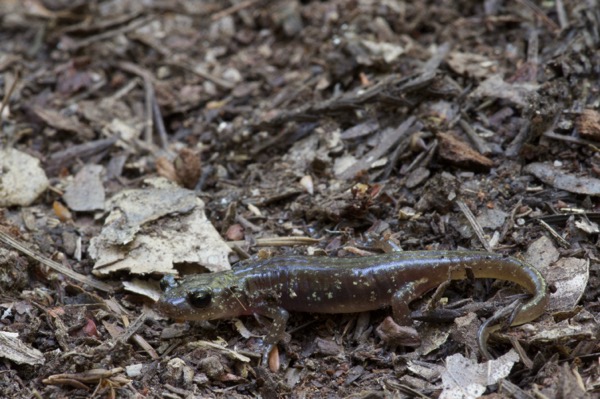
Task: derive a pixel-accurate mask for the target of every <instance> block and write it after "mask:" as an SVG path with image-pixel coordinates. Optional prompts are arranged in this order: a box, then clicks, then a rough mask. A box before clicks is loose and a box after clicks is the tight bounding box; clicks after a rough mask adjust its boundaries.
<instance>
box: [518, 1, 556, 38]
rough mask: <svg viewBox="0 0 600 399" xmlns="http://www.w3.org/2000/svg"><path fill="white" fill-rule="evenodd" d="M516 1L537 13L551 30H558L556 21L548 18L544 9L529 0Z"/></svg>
mask: <svg viewBox="0 0 600 399" xmlns="http://www.w3.org/2000/svg"><path fill="white" fill-rule="evenodd" d="M517 2H519V3H521V4H523V5H524V6H525V7H528V8H529V9H530V10H531V11H533V12H534V14H535V15H537V16H538V17H539V18H540V19H541V20H542V21H543V22H544V23H545V24H546V25H548V28H550V30H551V31H553V32H557V31H558V30H560V28H559V27H558V25H556V22H554V21H553V20H551V19H550V18H548V16H547V15H546V13H545V12H544V10H542V9H541V8H540V7H538V6H537V4H534V3H533V2H531V1H530V0H517Z"/></svg>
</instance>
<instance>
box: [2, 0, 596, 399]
mask: <svg viewBox="0 0 600 399" xmlns="http://www.w3.org/2000/svg"><path fill="white" fill-rule="evenodd" d="M0 26H2V29H0V91H1V93H2V98H1V101H2V106H1V109H0V118H1V123H2V130H1V132H0V150H1V151H2V153H0V157H4V158H5V160H7V159H9V158H8V157H9V155H10V157H13V156H17V155H18V157H21V158H18V157H16V158H10V159H23V161H11V163H10V164H3V163H2V159H0V164H2V168H1V170H0V200H2V201H4V202H3V203H2V206H3V207H2V208H0V232H1V233H2V239H1V240H0V241H1V242H2V244H0V292H1V295H0V308H1V309H2V313H1V315H2V316H1V317H0V321H1V327H0V332H2V336H1V337H0V358H2V362H0V370H1V371H0V396H1V397H7V398H8V397H10V398H21V397H22V398H31V397H44V398H77V397H124V398H125V397H136V398H141V397H144V398H146V397H148V398H151V397H169V398H195V397H198V398H204V397H228V398H242V397H256V396H261V397H263V398H276V397H298V398H304V397H305V398H313V397H315V398H316V397H319V398H320V397H332V398H333V397H353V398H379V397H386V398H387V397H394V398H403V397H430V398H437V397H443V398H448V397H456V398H472V397H478V396H481V395H484V396H485V397H490V398H498V397H502V398H504V397H520V398H521V397H548V398H586V397H589V398H592V397H597V395H598V393H599V392H600V367H599V364H598V354H599V353H600V344H599V343H598V342H599V341H598V331H600V329H599V328H598V326H599V325H598V323H599V321H600V316H599V314H598V312H599V310H600V302H599V300H598V294H599V293H600V281H599V278H598V277H599V271H600V268H599V264H600V263H599V261H598V260H599V259H600V258H599V253H598V246H597V244H598V237H599V233H600V228H599V227H598V224H597V223H598V221H600V213H598V212H599V210H600V199H599V198H600V184H599V183H600V180H598V179H599V178H600V177H599V176H598V175H600V157H599V155H598V148H599V143H600V111H599V106H600V102H599V98H600V97H599V90H600V51H599V50H600V34H599V32H600V7H599V4H598V2H597V1H596V0H586V1H579V0H577V1H575V0H556V1H551V2H548V1H546V2H543V1H536V0H504V1H503V0H485V1H474V0H455V1H449V0H435V1H434V0H430V1H419V2H407V1H400V0H381V1H376V0H331V1H325V0H323V1H309V0H307V1H265V0H243V1H237V0H236V1H226V2H223V1H196V2H191V1H160V0H147V1H144V2H139V1H133V0H93V1H79V0H77V1H63V0H32V1H27V2H22V1H18V0H4V1H2V2H1V3H0ZM9 150H16V151H18V152H10V151H9ZM26 155H27V156H26ZM38 160H39V162H38ZM25 165H27V166H25ZM29 165H31V166H29ZM14 171H17V172H22V173H24V174H20V175H18V176H19V177H16V178H15V179H14V180H10V181H9V176H13V175H11V173H12V172H14ZM3 176H4V177H3ZM3 179H4V180H3ZM10 179H13V177H10ZM26 183H30V184H29V187H27V184H26ZM165 187H166V188H165ZM161 189H162V190H163V191H160V190H161ZM128 190H136V191H128ZM164 190H167V191H164ZM165 192H166V193H167V196H166V197H160V195H159V194H157V193H162V194H161V195H163V196H164V195H165ZM131 193H136V194H135V195H140V196H141V197H135V198H142V199H139V200H137V201H132V202H134V205H135V206H138V207H139V209H137V208H136V209H135V210H133V209H131V208H127V207H125V206H124V205H122V204H121V203H119V202H118V201H117V199H118V198H121V199H122V198H125V197H127V196H129V198H130V199H131V198H132V197H131V196H132V195H133V194H131ZM169 193H171V194H169ZM175 193H177V198H176V199H174V198H175V197H176V195H175ZM190 193H191V197H190ZM146 196H147V197H146ZM181 198H183V199H181ZM179 199H181V200H179ZM188 200H189V201H191V203H188V202H186V201H188ZM200 200H201V201H200ZM109 201H113V202H109ZM115 204H116V205H115ZM186 204H187V205H186ZM163 207H164V209H167V210H164V211H163ZM186 207H187V208H186ZM184 208H185V209H184ZM191 208H194V209H195V211H197V213H194V215H195V216H194V218H195V217H197V218H199V219H194V218H192V217H191V216H190V215H191V213H190V212H191V211H190V209H191ZM123 214H125V215H126V217H124V218H123ZM119 215H121V216H119ZM140 215H141V216H140ZM134 216H135V217H138V218H139V220H142V221H141V222H139V225H138V224H135V223H134V222H133V221H132V220H133V219H135V217H134ZM204 216H206V219H203V218H204ZM119 217H121V219H118V218H119ZM186 217H187V218H186ZM167 219H168V221H167ZM200 219H201V220H202V223H206V225H205V226H206V227H203V228H202V229H201V230H202V231H200V232H194V229H192V228H191V227H190V224H189V223H200V222H198V221H197V220H200ZM115 220H119V221H123V220H125V222H123V223H124V224H125V225H126V227H127V228H124V227H123V223H121V222H119V223H121V224H120V225H119V226H118V228H116V230H114V229H113V227H114V226H115V224H114V221H115ZM136 220H137V219H136ZM139 220H138V221H139ZM191 220H195V222H191ZM111 223H112V224H111ZM117 224H118V223H117ZM140 226H141V227H140ZM203 226H204V225H203ZM121 228H123V230H120V229H121ZM111 229H113V230H111ZM127 229H129V230H127ZM111 231H112V232H113V233H115V231H116V232H118V233H119V234H120V233H122V234H125V235H126V236H127V237H128V238H123V241H122V242H120V244H122V245H119V246H118V249H119V251H124V252H119V255H114V256H115V258H114V259H113V261H110V262H108V261H107V264H105V265H100V264H99V256H100V255H97V253H99V252H101V251H102V250H103V248H105V247H103V246H102V245H100V244H101V243H103V242H110V240H111V239H115V238H114V236H110V235H109V234H108V233H109V232H111ZM123 231H125V233H123ZM190 234H192V235H191V236H190ZM193 234H206V235H207V238H206V239H204V238H203V239H201V240H196V241H194V240H193V237H197V236H194V235H193ZM133 236H135V237H136V240H137V239H141V237H147V238H148V239H161V238H162V239H163V241H162V242H163V243H164V247H163V244H156V241H148V242H146V244H144V245H148V248H149V249H148V250H142V251H138V255H139V252H143V254H142V255H144V256H145V258H136V257H135V256H137V255H135V254H134V253H135V249H136V247H137V245H142V244H141V243H140V242H138V241H133V244H132V241H131V240H133V238H132V237H133ZM119 237H122V236H119ZM189 237H192V239H191V240H192V241H189V240H190V238H189ZM273 238H278V241H277V240H275V241H273ZM128 240H129V241H128ZM209 240H215V241H218V243H216V244H210V243H209ZM223 240H224V241H226V242H227V245H228V246H229V247H231V248H233V251H232V252H231V253H230V254H229V255H227V251H225V252H223V250H222V248H227V245H224V243H223V242H222V241H223ZM188 242H191V244H189V245H188ZM152 243H154V244H152ZM170 244H173V245H170ZM175 244H180V245H179V247H177V246H176V245H175ZM219 245H221V246H219ZM157 247H159V248H158V249H160V250H163V252H159V253H158V255H157V253H155V252H153V251H154V250H156V249H157ZM209 247H210V248H209ZM137 248H138V249H139V248H142V247H137ZM215 248H219V249H218V250H217V249H215ZM399 248H401V249H402V250H424V251H427V250H457V249H458V250H487V251H493V252H498V253H502V254H506V255H508V256H513V257H517V258H520V259H525V260H527V261H529V262H531V263H532V264H534V266H536V267H538V269H539V270H540V271H541V272H542V274H543V275H544V276H545V278H546V280H547V281H548V283H549V286H550V289H551V291H552V293H551V301H550V304H549V306H548V308H547V309H546V312H545V314H544V315H543V316H542V317H540V318H539V319H537V320H535V321H533V322H532V323H529V324H527V325H525V326H522V327H513V328H504V329H502V330H501V331H499V332H498V333H495V334H493V336H492V337H491V338H490V340H489V346H490V350H491V351H492V353H493V354H494V355H495V356H497V357H498V359H497V360H495V361H493V362H488V360H487V359H485V358H484V357H482V355H481V353H480V351H479V349H478V347H477V345H476V344H475V341H476V335H477V329H478V327H479V326H480V325H481V323H482V322H483V321H484V320H486V319H488V318H489V317H492V315H493V314H494V311H496V310H498V309H503V308H504V307H506V306H510V304H511V303H513V302H514V301H515V299H516V298H522V295H521V296H519V295H518V294H520V293H522V291H521V290H519V288H518V287H516V286H514V285H512V284H509V283H504V282H501V281H494V280H490V281H488V280H474V281H462V282H452V283H449V284H447V285H445V287H444V289H443V290H441V289H440V290H439V291H438V292H436V293H434V294H433V295H432V294H429V295H428V296H426V297H424V298H422V299H421V300H419V301H417V303H414V304H412V305H411V306H412V307H413V309H414V310H415V312H418V313H419V314H425V316H424V317H425V318H426V319H427V320H428V321H427V322H423V321H415V323H414V325H413V327H414V328H415V329H416V333H417V334H418V338H419V340H420V341H421V342H420V345H419V346H415V345H392V344H391V343H390V342H389V341H386V340H385V339H382V337H384V336H385V334H382V332H381V329H382V328H383V329H393V328H394V327H393V326H392V327H390V325H389V324H388V323H389V319H386V318H387V316H390V311H389V309H381V310H378V311H374V312H369V313H364V314H333V315H319V314H297V313H293V314H292V315H291V317H290V320H289V323H288V326H287V331H288V333H289V340H287V341H286V342H282V343H280V344H279V345H278V347H277V352H273V353H271V354H270V356H269V362H268V364H261V362H260V356H261V353H262V343H263V341H262V338H263V336H264V334H265V333H266V332H267V331H268V329H269V324H268V320H263V319H261V318H254V317H251V316H245V317H240V319H235V320H218V321H211V322H208V323H207V322H189V321H179V322H175V321H172V320H170V319H168V318H167V317H164V315H160V314H157V313H156V312H155V311H154V310H153V300H152V298H153V294H152V293H153V292H155V293H156V290H157V289H158V288H156V287H157V286H158V283H157V282H158V280H160V278H161V277H162V276H163V275H165V274H169V273H173V274H174V273H178V274H181V275H183V274H186V273H190V272H192V273H199V272H203V271H204V272H205V271H207V270H206V269H209V270H211V271H215V270H216V269H218V268H220V267H226V266H227V263H228V262H231V263H232V264H234V263H235V262H236V261H238V260H240V259H244V258H246V257H247V256H259V257H263V258H264V257H269V256H276V255H282V254H300V255H315V256H316V255H326V256H335V257H343V256H363V255H370V254H376V253H380V252H381V251H384V250H385V251H389V250H390V249H393V250H397V249H399ZM211 250H212V251H215V252H216V254H213V253H211V256H214V258H211V259H217V258H218V257H219V256H221V255H222V260H224V263H225V264H223V261H222V260H219V262H216V263H218V264H217V265H215V264H208V263H210V262H208V263H205V262H202V261H200V260H197V258H191V257H190V256H191V255H198V254H206V253H208V252H205V251H211ZM161 254H162V255H161ZM219 254H221V255H219ZM223 254H224V255H223ZM167 255H168V256H167ZM161 256H163V257H162V258H161ZM202 256H203V255H198V257H200V258H202ZM207 256H208V255H207ZM117 258H118V259H117ZM139 259H144V260H143V261H141V260H139ZM165 259H166V260H165ZM219 259H220V258H219ZM125 261H128V263H127V264H126V265H122V263H123V262H125ZM119 262H121V263H119ZM108 266H110V267H111V268H110V271H109V269H107V268H105V269H102V267H108ZM154 299H156V297H154ZM432 309H434V310H436V311H438V312H437V313H436V312H432ZM416 314H417V313H415V315H416ZM448 314H451V316H452V317H444V315H446V316H447V315H448ZM386 320H387V321H386ZM382 323H383V324H382ZM378 329H379V330H378ZM409 330H410V329H409ZM412 331H414V330H412ZM8 333H12V334H8ZM387 333H388V334H389V333H390V330H388V331H387Z"/></svg>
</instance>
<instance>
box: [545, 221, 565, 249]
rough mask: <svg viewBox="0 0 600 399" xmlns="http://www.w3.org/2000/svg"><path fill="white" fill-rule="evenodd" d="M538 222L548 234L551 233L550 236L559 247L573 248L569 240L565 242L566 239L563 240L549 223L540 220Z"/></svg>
mask: <svg viewBox="0 0 600 399" xmlns="http://www.w3.org/2000/svg"><path fill="white" fill-rule="evenodd" d="M538 221H539V222H540V224H541V225H542V227H543V228H545V229H546V230H547V231H548V233H550V235H551V236H552V237H554V239H555V240H556V241H557V242H558V245H560V246H561V247H563V248H570V247H571V245H570V244H569V242H568V241H567V240H565V239H564V238H562V237H561V236H560V234H558V233H557V232H556V230H554V229H553V228H552V226H550V225H549V224H548V223H546V222H544V221H543V220H539V219H538Z"/></svg>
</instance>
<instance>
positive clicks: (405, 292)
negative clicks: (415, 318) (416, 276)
mask: <svg viewBox="0 0 600 399" xmlns="http://www.w3.org/2000/svg"><path fill="white" fill-rule="evenodd" d="M427 283H428V281H427V279H421V280H416V281H411V282H409V283H406V284H404V285H403V286H402V288H400V289H399V290H398V291H396V293H394V295H393V296H392V299H391V301H390V302H391V303H390V305H391V307H392V314H393V315H394V321H395V322H396V323H398V324H400V325H402V326H410V325H412V319H411V318H410V308H409V307H408V305H409V304H410V303H411V302H412V301H414V300H415V299H417V298H419V297H420V296H421V295H423V294H424V293H425V292H427V291H428V290H429V288H430V287H429V284H427Z"/></svg>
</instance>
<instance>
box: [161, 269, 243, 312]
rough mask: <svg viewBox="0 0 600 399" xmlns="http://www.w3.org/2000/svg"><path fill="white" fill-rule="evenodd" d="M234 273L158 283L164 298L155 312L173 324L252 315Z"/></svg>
mask: <svg viewBox="0 0 600 399" xmlns="http://www.w3.org/2000/svg"><path fill="white" fill-rule="evenodd" d="M238 283H239V278H236V277H235V276H234V275H233V273H231V272H229V271H227V272H220V273H205V274H196V275H190V276H186V277H185V278H183V279H181V280H175V279H174V278H173V277H172V276H169V277H165V278H164V279H163V280H162V281H161V288H163V291H164V292H163V295H162V296H161V298H160V299H159V301H158V302H157V303H156V305H155V306H156V309H157V310H158V311H159V312H160V313H162V314H164V315H165V316H168V317H170V318H172V319H176V320H214V319H222V318H228V317H236V316H240V315H243V314H249V313H251V312H250V311H249V310H248V306H247V304H246V299H245V295H244V292H243V287H240V286H239V284H238Z"/></svg>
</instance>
